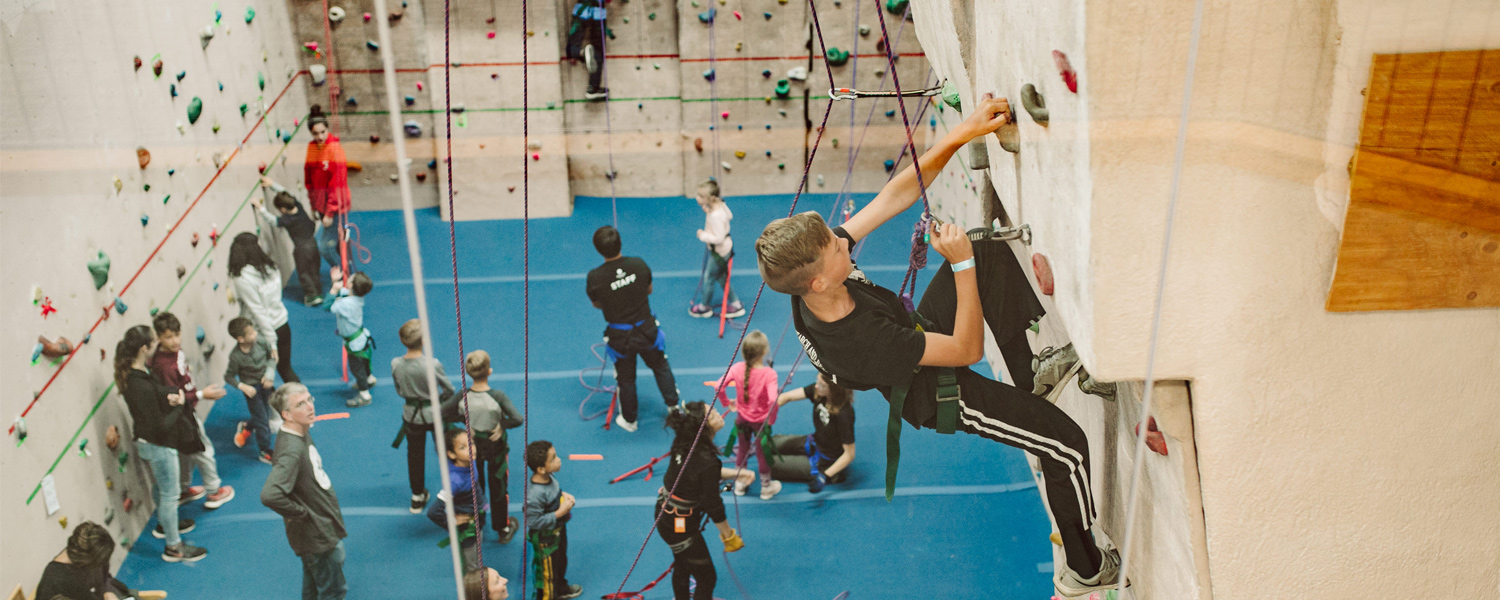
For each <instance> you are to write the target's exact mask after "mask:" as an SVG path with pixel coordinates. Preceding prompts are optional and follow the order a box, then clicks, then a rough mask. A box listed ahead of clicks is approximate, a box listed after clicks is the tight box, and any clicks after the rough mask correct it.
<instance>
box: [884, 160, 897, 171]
mask: <svg viewBox="0 0 1500 600" xmlns="http://www.w3.org/2000/svg"><path fill="white" fill-rule="evenodd" d="M894 170H896V161H894V160H890V159H886V161H885V172H887V173H890V172H891V171H894Z"/></svg>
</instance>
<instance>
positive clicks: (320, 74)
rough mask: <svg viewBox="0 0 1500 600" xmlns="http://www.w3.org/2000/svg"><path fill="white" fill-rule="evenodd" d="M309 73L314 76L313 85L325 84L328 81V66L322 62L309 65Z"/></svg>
mask: <svg viewBox="0 0 1500 600" xmlns="http://www.w3.org/2000/svg"><path fill="white" fill-rule="evenodd" d="M307 74H308V75H311V76H312V82H313V85H323V84H324V83H327V81H328V67H327V66H326V65H322V64H316V63H314V64H311V65H307Z"/></svg>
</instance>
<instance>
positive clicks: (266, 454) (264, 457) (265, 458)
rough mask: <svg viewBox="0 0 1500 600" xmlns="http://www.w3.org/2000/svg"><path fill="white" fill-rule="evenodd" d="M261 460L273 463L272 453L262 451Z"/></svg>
mask: <svg viewBox="0 0 1500 600" xmlns="http://www.w3.org/2000/svg"><path fill="white" fill-rule="evenodd" d="M260 462H263V463H266V464H268V465H269V464H271V453H270V452H265V451H262V452H261V453H260Z"/></svg>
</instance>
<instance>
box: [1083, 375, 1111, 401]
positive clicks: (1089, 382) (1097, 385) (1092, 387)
mask: <svg viewBox="0 0 1500 600" xmlns="http://www.w3.org/2000/svg"><path fill="white" fill-rule="evenodd" d="M1078 389H1080V390H1083V393H1085V394H1093V395H1095V396H1098V397H1100V398H1103V399H1105V400H1109V401H1110V402H1114V400H1115V390H1116V386H1115V384H1114V383H1113V382H1104V381H1099V380H1098V379H1094V376H1093V375H1090V374H1089V371H1088V369H1082V370H1080V371H1078Z"/></svg>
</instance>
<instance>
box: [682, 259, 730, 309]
mask: <svg viewBox="0 0 1500 600" xmlns="http://www.w3.org/2000/svg"><path fill="white" fill-rule="evenodd" d="M732 256H733V255H731V257H732ZM708 257H709V260H708V264H707V265H706V266H704V268H703V279H701V280H700V281H699V282H698V296H697V297H695V298H693V302H694V303H697V304H701V305H703V306H707V307H709V308H716V307H718V306H719V305H718V304H714V292H718V291H721V290H723V291H724V292H725V293H724V295H725V296H728V297H729V305H730V306H733V305H735V304H739V303H740V299H739V297H738V296H735V295H734V288H733V287H730V288H729V289H727V290H725V288H724V282H725V280H727V279H728V278H729V259H728V258H724V257H722V256H719V253H717V252H714V251H712V250H710V251H709V253H708Z"/></svg>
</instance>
